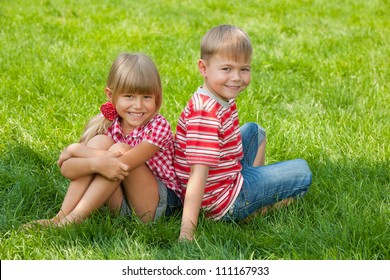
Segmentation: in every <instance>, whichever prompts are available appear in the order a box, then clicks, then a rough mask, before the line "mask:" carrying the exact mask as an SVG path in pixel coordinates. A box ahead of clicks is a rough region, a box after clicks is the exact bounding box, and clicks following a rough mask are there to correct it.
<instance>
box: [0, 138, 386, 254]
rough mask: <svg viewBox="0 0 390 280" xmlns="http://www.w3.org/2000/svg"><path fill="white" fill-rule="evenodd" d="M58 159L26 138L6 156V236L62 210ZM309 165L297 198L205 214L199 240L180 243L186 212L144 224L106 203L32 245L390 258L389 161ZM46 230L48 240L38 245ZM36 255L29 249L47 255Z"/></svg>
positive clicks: (1, 163) (1, 159) (1, 168)
mask: <svg viewBox="0 0 390 280" xmlns="http://www.w3.org/2000/svg"><path fill="white" fill-rule="evenodd" d="M54 161H55V159H51V158H50V157H48V156H44V155H40V154H39V153H37V152H35V151H33V150H32V149H31V148H29V147H28V146H25V145H14V146H11V147H8V150H7V151H6V152H4V153H3V154H2V155H1V156H0V172H1V173H0V178H1V179H0V180H1V190H0V200H1V205H2V207H1V209H0V217H1V218H0V230H1V232H2V234H1V235H2V236H3V238H7V239H12V238H15V234H12V232H13V231H14V229H15V228H17V227H18V226H19V225H21V224H22V223H24V222H27V221H30V220H33V219H37V218H46V217H50V216H53V215H54V214H56V212H57V211H58V209H59V207H60V204H61V202H62V199H63V197H64V195H65V191H66V188H67V184H68V182H67V180H66V179H64V178H63V177H62V176H61V175H60V173H59V171H58V168H57V167H56V166H55V162H54ZM309 164H310V166H311V168H312V171H313V185H312V186H311V188H310V190H309V192H308V194H307V195H306V196H305V197H304V198H303V199H301V200H300V201H298V203H296V204H294V205H291V206H289V207H288V208H285V209H282V210H280V211H277V212H274V213H269V214H267V215H266V216H260V217H257V218H255V219H254V220H253V221H251V222H250V223H246V224H240V225H238V224H234V223H221V222H213V221H210V220H207V219H206V218H205V217H204V216H201V218H200V220H199V227H198V230H197V235H196V241H195V242H193V243H178V242H177V238H178V235H179V231H180V222H181V221H180V215H178V216H176V217H174V218H172V219H164V220H162V221H159V222H158V223H157V224H155V225H144V224H141V223H140V222H138V221H136V220H135V219H130V220H127V219H126V218H124V217H112V216H110V215H109V214H108V212H107V211H104V210H100V211H98V212H97V213H95V214H94V215H92V217H91V218H90V219H88V220H87V221H86V222H85V223H84V224H82V225H79V226H74V227H69V228H67V229H66V230H58V229H45V230H42V231H40V233H39V232H38V233H36V236H35V237H33V238H32V240H35V242H33V241H32V246H46V247H44V248H45V250H47V251H49V252H48V253H47V254H48V256H50V251H53V252H54V251H56V250H59V248H60V249H61V250H62V251H64V252H66V251H67V250H74V251H75V252H74V253H73V254H72V253H69V255H67V254H65V253H63V254H54V255H53V256H52V258H60V259H67V258H73V259H74V258H76V259H77V258H80V259H185V260H189V259H390V249H389V248H388V247H387V244H390V232H389V228H390V221H389V218H388V217H389V216H390V209H389V205H390V193H389V192H390V185H389V182H390V176H389V175H390V174H389V173H388V170H389V163H383V162H364V161H363V160H345V161H342V162H331V161H326V162H315V160H313V161H312V162H311V163H310V161H309ZM6 232H7V234H6ZM10 232H11V233H10ZM42 236H46V237H47V238H48V240H52V241H51V242H50V244H49V245H39V244H38V245H37V242H36V240H37V239H40V238H42ZM19 238H20V237H19ZM16 242H19V241H16ZM10 243H12V242H10ZM34 244H35V245H34ZM12 246H13V247H14V244H13V245H12ZM31 250H33V249H31ZM34 254H35V253H31V252H30V255H29V254H28V253H26V254H25V255H24V256H25V257H26V258H30V259H31V258H32V259H34V258H45V255H43V256H38V255H34ZM49 258H50V257H49Z"/></svg>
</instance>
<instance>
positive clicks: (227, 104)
mask: <svg viewBox="0 0 390 280" xmlns="http://www.w3.org/2000/svg"><path fill="white" fill-rule="evenodd" d="M197 92H198V93H200V94H203V95H207V96H208V97H211V98H212V99H214V100H215V101H217V102H218V103H219V104H221V106H223V107H225V108H229V106H230V103H229V101H225V100H223V99H222V98H220V97H218V96H216V95H215V94H214V93H212V92H211V91H209V90H206V89H204V88H203V87H202V86H200V87H198V90H197Z"/></svg>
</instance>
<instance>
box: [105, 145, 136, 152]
mask: <svg viewBox="0 0 390 280" xmlns="http://www.w3.org/2000/svg"><path fill="white" fill-rule="evenodd" d="M130 149H131V147H130V146H129V145H127V144H125V143H115V144H114V145H111V147H110V148H109V149H108V150H109V151H110V152H117V151H119V152H121V153H122V154H123V153H125V152H127V151H128V150H130Z"/></svg>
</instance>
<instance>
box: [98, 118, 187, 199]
mask: <svg viewBox="0 0 390 280" xmlns="http://www.w3.org/2000/svg"><path fill="white" fill-rule="evenodd" d="M106 134H107V135H108V136H109V137H111V138H112V139H113V140H114V142H115V143H118V142H120V143H126V144H128V145H129V146H130V147H135V146H137V145H138V144H140V143H141V142H143V141H147V142H149V143H151V144H153V145H155V146H157V147H159V148H160V149H159V150H158V152H157V153H156V154H155V155H154V156H152V157H151V158H150V159H149V160H148V161H147V162H146V165H147V166H148V167H149V169H150V170H151V171H152V172H153V174H154V176H156V178H157V179H159V180H160V181H162V182H163V183H164V184H165V186H167V187H168V188H170V189H171V190H173V191H174V192H175V193H176V194H177V195H178V196H181V192H182V190H181V188H180V182H179V179H178V178H177V176H176V174H175V170H174V168H173V156H174V152H173V150H174V144H173V133H172V130H171V126H170V125H169V122H168V121H167V119H165V118H164V117H163V116H162V115H160V114H157V115H156V116H154V117H153V118H152V119H151V120H150V121H149V122H147V123H146V124H144V125H141V126H138V127H136V128H135V129H134V130H133V131H132V132H131V133H130V134H128V135H124V134H123V130H122V127H121V124H120V119H119V117H118V118H116V119H115V120H114V121H113V122H112V125H111V126H110V127H109V128H108V131H107V133H106Z"/></svg>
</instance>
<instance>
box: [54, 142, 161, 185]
mask: <svg viewBox="0 0 390 280" xmlns="http://www.w3.org/2000/svg"><path fill="white" fill-rule="evenodd" d="M123 145H125V146H128V145H126V144H123ZM114 146H115V145H114ZM159 149H160V148H159V147H158V146H156V145H153V144H151V143H149V142H147V141H144V142H142V143H140V144H138V145H137V146H135V147H134V148H131V149H129V150H127V151H126V152H124V153H123V155H122V152H121V151H115V152H111V151H105V150H96V149H92V148H90V147H87V146H86V145H84V144H82V143H76V144H72V145H70V146H69V147H68V148H66V149H65V150H64V152H63V153H62V154H61V156H60V160H59V161H58V165H59V166H60V167H61V174H62V175H63V176H64V177H66V178H68V179H70V180H74V179H77V178H81V177H84V176H86V175H91V174H95V173H99V174H101V175H103V176H104V177H106V178H108V179H110V180H123V179H124V177H126V176H127V175H128V172H129V171H131V170H133V169H134V168H137V167H138V166H140V165H141V164H145V163H146V161H148V160H149V159H150V158H151V157H152V156H153V155H154V154H156V153H157V152H158V150H159Z"/></svg>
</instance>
